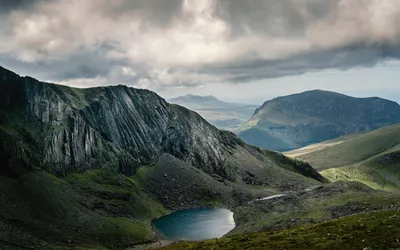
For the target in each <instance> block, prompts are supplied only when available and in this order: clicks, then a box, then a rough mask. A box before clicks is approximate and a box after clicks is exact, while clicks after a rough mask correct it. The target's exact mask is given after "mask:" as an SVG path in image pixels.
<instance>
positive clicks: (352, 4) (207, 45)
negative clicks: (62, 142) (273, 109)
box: [0, 0, 400, 104]
mask: <svg viewBox="0 0 400 250" xmlns="http://www.w3.org/2000/svg"><path fill="white" fill-rule="evenodd" d="M0 23H1V24H2V26H1V27H2V29H1V30H0V66H3V67H5V68H8V69H10V70H12V71H14V72H16V73H19V74H21V75H29V76H32V77H35V78H37V79H40V80H43V81H49V82H55V83H59V84H64V85H69V86H74V87H94V86H105V85H119V84H124V85H128V86H132V87H136V88H146V89H150V90H153V91H155V92H157V93H158V94H160V95H161V96H163V97H165V98H171V97H176V96H179V95H185V94H189V93H190V94H198V95H214V96H216V97H218V98H220V99H222V100H225V101H234V102H243V103H252V104H261V103H263V102H264V101H265V100H268V99H271V98H273V97H276V96H281V95H287V94H292V93H297V92H302V91H306V90H311V89H324V90H331V91H336V92H341V93H345V94H349V95H353V96H357V97H366V96H380V97H384V98H388V99H392V100H395V101H397V102H400V84H399V83H398V81H399V79H400V61H399V60H400V25H398V24H399V23H400V1H399V0H279V1H277V0H249V1H243V0H195V1H192V0H85V1H82V0H0Z"/></svg>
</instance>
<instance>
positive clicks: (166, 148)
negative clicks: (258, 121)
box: [0, 68, 291, 182]
mask: <svg viewBox="0 0 400 250" xmlns="http://www.w3.org/2000/svg"><path fill="white" fill-rule="evenodd" d="M0 77H1V78H0V79H1V82H0V93H2V94H1V95H2V101H1V106H0V110H1V116H0V117H2V120H1V121H2V122H1V124H0V126H1V127H0V128H1V134H2V135H3V136H8V137H9V142H10V143H9V145H3V148H2V150H1V151H2V152H7V153H3V156H2V157H3V158H4V162H14V163H13V164H11V163H9V164H8V163H7V164H4V165H5V166H2V168H3V170H4V169H9V170H10V171H11V170H12V171H11V172H13V171H14V170H15V166H14V167H13V166H11V165H19V166H21V165H24V164H26V165H29V166H30V168H37V167H40V168H43V169H45V170H47V171H49V172H51V173H53V174H56V175H59V176H64V175H66V174H68V173H72V172H83V171H85V170H87V169H97V168H102V167H106V166H109V167H117V168H118V170H119V171H120V172H122V173H124V174H127V175H133V174H135V172H136V169H137V168H138V167H139V166H148V165H154V164H155V163H156V162H157V161H158V159H159V157H160V156H161V155H163V154H171V155H173V156H175V157H177V158H178V159H180V160H183V161H184V162H186V163H189V164H191V165H192V166H194V167H196V168H198V169H201V170H202V171H204V172H205V173H208V174H216V175H218V176H221V177H222V178H224V179H227V180H230V181H233V180H236V179H242V177H243V176H242V175H243V173H244V172H246V171H245V170H244V169H247V168H248V169H254V171H265V170H260V168H259V166H258V165H259V164H263V162H264V163H265V162H269V163H268V164H269V165H271V164H272V163H271V161H270V160H269V159H268V158H267V157H266V156H265V155H264V154H263V153H262V152H261V151H257V150H255V149H253V148H251V147H249V146H247V145H246V144H245V143H243V142H242V141H241V140H239V139H238V138H237V137H236V136H235V135H234V134H233V133H230V132H226V131H219V130H218V129H216V128H215V127H214V126H212V125H210V124H209V123H207V122H206V121H205V120H204V119H203V118H201V117H200V116H199V115H197V114H196V113H194V112H192V111H189V110H187V109H185V108H183V107H180V106H178V105H171V104H168V103H167V102H166V101H165V100H164V99H162V98H161V97H159V96H158V95H156V94H155V93H153V92H151V91H148V90H140V89H133V88H128V87H126V86H115V87H105V88H92V89H74V88H69V87H65V86H59V85H55V84H50V83H44V82H40V81H38V80H35V79H33V78H30V77H19V76H18V75H16V74H14V73H12V72H10V71H8V70H6V69H3V68H1V69H0ZM15 138H20V140H18V139H15ZM10 145H13V146H10ZM13 150H19V151H21V152H23V153H20V154H17V155H19V156H18V157H20V158H19V159H15V155H16V154H15V153H13V152H12V151H13ZM235 152H246V157H247V158H248V159H245V160H244V159H242V158H240V161H241V162H246V160H249V163H248V164H242V163H241V164H239V163H238V159H235V158H234V155H235ZM21 155H22V156H24V157H22V158H21ZM235 157H236V156H235ZM254 160H257V161H258V162H257V164H256V163H254ZM260 162H261V163H260ZM273 164H275V163H273ZM275 167H278V168H279V166H278V164H276V166H275ZM22 169H23V168H22ZM3 172H6V171H5V170H4V171H3ZM17 172H21V169H19V170H18V171H17ZM13 174H17V173H13ZM290 175H291V174H288V173H286V172H285V173H284V174H282V176H283V177H284V176H287V177H288V176H290ZM260 181H261V182H265V181H266V178H264V179H263V180H260Z"/></svg>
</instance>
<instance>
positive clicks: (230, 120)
mask: <svg viewBox="0 0 400 250" xmlns="http://www.w3.org/2000/svg"><path fill="white" fill-rule="evenodd" d="M168 101H169V102H170V103H175V104H179V105H181V106H184V107H186V108H188V109H191V110H194V111H195V112H197V113H198V114H200V115H201V116H202V117H203V118H204V119H206V120H207V121H208V122H210V123H211V124H213V125H215V126H216V127H218V128H220V129H226V130H232V129H235V128H237V127H238V126H240V125H242V124H243V123H245V122H246V121H247V120H248V119H250V117H251V116H252V114H253V113H254V110H255V109H256V108H257V107H258V106H257V105H249V104H240V103H229V102H223V101H220V100H218V99H217V98H216V97H214V96H198V95H185V96H179V97H176V98H173V99H170V100H168Z"/></svg>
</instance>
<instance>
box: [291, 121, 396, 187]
mask: <svg viewBox="0 0 400 250" xmlns="http://www.w3.org/2000/svg"><path fill="white" fill-rule="evenodd" d="M285 154H286V155H287V156H291V157H295V158H297V159H301V160H304V161H307V162H308V163H310V164H311V165H312V166H313V167H314V168H316V169H317V170H320V171H322V172H321V173H322V174H323V175H324V176H325V177H327V178H328V179H330V180H331V181H340V180H344V181H358V182H362V183H364V184H367V185H369V186H371V187H373V188H375V189H383V190H388V191H400V124H396V125H393V126H389V127H385V128H380V129H377V130H374V131H371V132H367V133H363V134H357V135H352V136H345V137H341V138H337V139H334V140H330V141H326V142H322V143H318V144H313V145H310V146H308V147H305V148H302V149H297V150H294V151H290V152H287V153H285Z"/></svg>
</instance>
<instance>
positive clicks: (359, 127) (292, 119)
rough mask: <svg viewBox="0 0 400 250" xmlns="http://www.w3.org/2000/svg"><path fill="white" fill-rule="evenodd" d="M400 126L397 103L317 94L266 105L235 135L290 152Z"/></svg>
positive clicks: (309, 93) (314, 91)
mask: <svg viewBox="0 0 400 250" xmlns="http://www.w3.org/2000/svg"><path fill="white" fill-rule="evenodd" d="M399 122H400V105H399V104H397V103H396V102H393V101H389V100H385V99H381V98H377V97H372V98H355V97H350V96H346V95H343V94H339V93H334V92H328V91H321V90H313V91H307V92H304V93H300V94H295V95H289V96H284V97H278V98H275V99H273V100H270V101H266V102H265V103H264V104H263V105H262V106H261V107H259V108H258V109H257V110H256V111H255V113H254V115H253V117H252V118H251V119H250V120H249V121H247V122H246V123H245V124H243V125H241V126H240V127H239V128H237V129H235V131H234V132H236V133H237V134H238V135H239V137H240V138H241V139H243V140H244V141H245V142H247V143H249V144H253V145H256V146H259V147H261V148H264V149H272V150H278V151H288V150H293V149H297V148H301V147H304V146H307V145H310V144H313V143H318V142H322V141H326V140H330V139H333V138H337V137H339V136H343V135H347V134H353V133H360V132H366V131H370V130H374V129H378V128H381V127H384V126H388V125H392V124H395V123H399Z"/></svg>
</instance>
